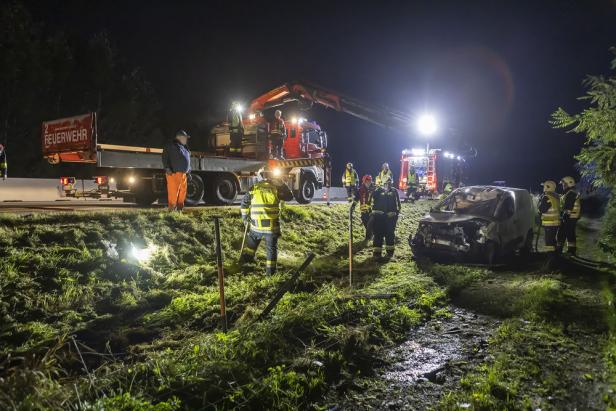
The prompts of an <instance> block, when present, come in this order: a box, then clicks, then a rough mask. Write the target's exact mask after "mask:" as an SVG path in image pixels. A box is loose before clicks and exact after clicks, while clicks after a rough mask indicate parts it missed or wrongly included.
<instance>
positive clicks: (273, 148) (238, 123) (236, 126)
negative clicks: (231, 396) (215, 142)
mask: <svg viewBox="0 0 616 411" xmlns="http://www.w3.org/2000/svg"><path fill="white" fill-rule="evenodd" d="M257 115H259V116H261V115H262V114H261V113H257ZM228 119H229V134H230V144H229V155H231V156H232V157H241V156H242V139H243V138H244V121H243V119H242V110H241V107H240V106H239V105H238V104H233V105H232V106H231V109H230V110H229V118H228ZM267 137H268V143H269V144H268V145H269V158H271V159H277V160H282V159H284V152H283V145H284V141H285V140H286V138H287V129H286V126H285V124H284V119H283V118H282V111H280V110H276V111H275V112H274V119H273V120H272V121H271V122H270V123H269V130H268V131H267Z"/></svg>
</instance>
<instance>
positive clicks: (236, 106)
mask: <svg viewBox="0 0 616 411" xmlns="http://www.w3.org/2000/svg"><path fill="white" fill-rule="evenodd" d="M233 110H235V111H237V112H238V113H241V112H242V111H244V107H242V105H241V104H240V103H237V102H235V103H233Z"/></svg>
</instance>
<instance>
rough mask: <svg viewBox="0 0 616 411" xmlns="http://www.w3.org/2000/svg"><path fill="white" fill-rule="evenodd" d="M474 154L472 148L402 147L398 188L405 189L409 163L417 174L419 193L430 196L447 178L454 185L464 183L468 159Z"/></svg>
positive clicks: (435, 192)
mask: <svg viewBox="0 0 616 411" xmlns="http://www.w3.org/2000/svg"><path fill="white" fill-rule="evenodd" d="M476 155H477V153H476V151H475V150H474V149H466V150H462V151H460V152H453V151H445V150H442V149H438V148H437V149H434V148H433V149H430V148H429V147H428V148H425V149H424V148H413V149H405V150H403V151H402V156H401V157H400V178H399V180H398V188H399V189H400V190H403V191H406V189H407V188H408V185H407V176H408V172H409V169H410V167H411V166H412V167H413V168H414V169H415V172H416V173H417V176H418V177H419V187H418V190H417V194H418V195H422V196H428V197H433V196H434V195H436V194H438V193H439V192H441V191H442V190H443V186H444V184H445V183H446V182H450V183H451V185H452V186H453V187H454V188H458V187H460V186H463V185H465V184H464V175H465V169H466V164H467V163H466V161H467V159H470V158H473V157H475V156H476Z"/></svg>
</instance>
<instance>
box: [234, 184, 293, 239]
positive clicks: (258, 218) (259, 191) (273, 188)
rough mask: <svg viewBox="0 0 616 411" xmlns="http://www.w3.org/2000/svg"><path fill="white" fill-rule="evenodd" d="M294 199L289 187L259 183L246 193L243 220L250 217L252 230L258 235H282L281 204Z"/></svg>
mask: <svg viewBox="0 0 616 411" xmlns="http://www.w3.org/2000/svg"><path fill="white" fill-rule="evenodd" d="M292 199H293V194H292V193H291V191H290V190H289V188H288V187H287V186H285V185H284V184H283V185H280V186H277V185H274V184H272V183H271V182H270V181H267V180H265V181H259V182H257V183H256V184H255V185H253V186H252V188H251V189H250V191H249V192H248V193H246V195H245V196H244V199H243V200H242V204H241V205H240V211H241V213H242V218H243V219H246V218H248V217H250V229H251V230H252V231H254V232H257V233H264V234H275V235H279V234H280V203H281V201H289V200H292Z"/></svg>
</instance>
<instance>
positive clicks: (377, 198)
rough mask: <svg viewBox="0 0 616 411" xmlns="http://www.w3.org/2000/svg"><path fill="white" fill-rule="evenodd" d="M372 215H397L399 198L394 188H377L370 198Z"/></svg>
mask: <svg viewBox="0 0 616 411" xmlns="http://www.w3.org/2000/svg"><path fill="white" fill-rule="evenodd" d="M370 205H371V207H372V213H373V214H386V215H391V214H395V215H397V214H398V213H399V212H400V196H399V195H398V191H397V190H396V189H394V188H392V189H390V190H385V189H383V188H377V189H376V190H375V191H374V193H372V196H371V198H370Z"/></svg>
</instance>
